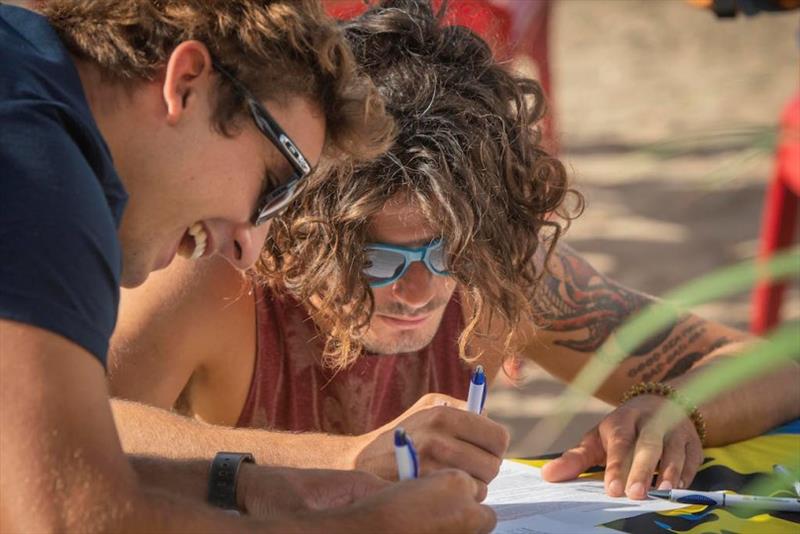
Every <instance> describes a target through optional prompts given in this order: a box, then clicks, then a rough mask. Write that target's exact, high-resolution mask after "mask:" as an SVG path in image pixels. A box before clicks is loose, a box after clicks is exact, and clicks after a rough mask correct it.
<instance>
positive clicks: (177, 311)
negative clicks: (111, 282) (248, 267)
mask: <svg viewBox="0 0 800 534" xmlns="http://www.w3.org/2000/svg"><path fill="white" fill-rule="evenodd" d="M252 313H253V297H252V293H251V291H250V282H249V280H248V279H247V277H246V276H245V275H244V274H243V273H241V272H240V271H237V270H236V269H234V268H233V267H232V266H231V265H230V264H228V263H227V262H226V261H224V260H222V259H214V258H212V259H209V260H205V261H197V262H192V261H187V260H184V259H182V258H178V259H176V260H175V261H174V262H173V264H172V265H171V266H170V267H169V268H167V269H165V270H163V271H159V272H156V273H153V274H152V275H151V276H150V278H149V279H148V281H147V282H146V283H145V284H143V285H142V286H141V287H138V288H135V289H131V290H123V291H122V296H121V301H120V311H119V319H118V322H117V328H116V330H115V332H114V336H113V338H112V340H111V348H110V351H109V365H108V371H109V379H110V383H111V390H112V394H113V395H115V396H121V397H125V398H129V399H133V400H138V401H141V402H147V403H151V404H156V405H158V406H161V407H164V408H168V407H171V406H172V405H173V403H174V402H175V400H176V399H177V397H178V395H179V394H180V393H181V391H182V390H183V389H184V387H185V386H186V384H187V383H188V381H189V380H190V378H191V377H192V375H193V374H194V373H195V372H197V371H198V370H199V369H201V368H202V367H203V366H208V365H213V364H214V362H213V359H214V358H217V357H219V355H220V354H222V353H224V348H225V347H227V348H231V349H232V348H233V347H234V345H235V343H236V342H237V339H242V337H241V336H239V335H238V334H239V333H238V329H240V328H241V327H242V326H243V322H242V318H243V317H244V318H247V317H248V316H249V315H252ZM237 336H238V337H237Z"/></svg>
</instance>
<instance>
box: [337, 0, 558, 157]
mask: <svg viewBox="0 0 800 534" xmlns="http://www.w3.org/2000/svg"><path fill="white" fill-rule="evenodd" d="M371 3H374V2H371ZM441 4H442V1H441V0H433V7H434V9H439V7H440V6H441ZM322 5H323V6H324V7H325V9H326V11H327V12H328V13H329V14H330V15H331V16H333V17H335V18H337V19H341V20H347V19H350V18H353V17H356V16H358V15H360V14H361V13H363V12H364V11H366V9H367V7H368V5H367V3H365V2H364V0H322ZM551 5H552V0H525V1H519V0H491V1H490V0H450V1H449V2H448V3H447V11H446V13H445V17H444V20H445V22H447V23H448V24H457V25H459V26H465V27H467V28H469V29H470V30H472V31H474V32H475V33H476V34H478V35H480V36H481V38H482V39H483V40H484V41H486V42H487V43H489V46H491V48H492V51H493V52H494V56H495V58H496V59H497V60H498V61H512V62H513V66H514V69H515V70H517V71H519V72H520V73H522V74H524V75H525V76H527V77H531V78H535V79H537V80H539V83H540V84H541V85H542V89H543V90H544V94H545V95H546V96H547V104H548V112H547V115H546V116H545V118H544V121H543V136H544V144H545V146H546V147H547V149H548V150H549V151H550V152H551V153H553V154H555V153H556V152H557V151H558V142H557V136H556V134H555V119H554V113H553V109H554V105H553V92H552V81H551V80H552V78H551V75H550V59H549V47H548V42H549V31H548V30H549V27H550V13H551Z"/></svg>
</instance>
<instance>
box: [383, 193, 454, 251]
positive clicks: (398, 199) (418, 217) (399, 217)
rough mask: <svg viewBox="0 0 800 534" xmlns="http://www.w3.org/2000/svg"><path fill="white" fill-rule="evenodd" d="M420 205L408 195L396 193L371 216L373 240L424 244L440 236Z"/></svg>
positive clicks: (401, 243) (402, 243)
mask: <svg viewBox="0 0 800 534" xmlns="http://www.w3.org/2000/svg"><path fill="white" fill-rule="evenodd" d="M438 235H439V232H438V231H437V230H436V229H435V228H434V227H433V226H432V225H431V224H430V223H429V222H428V220H427V219H426V218H425V216H424V214H423V212H422V210H421V209H420V208H419V206H418V205H417V204H416V203H415V202H414V201H412V200H411V199H410V198H409V197H408V195H405V194H399V195H395V196H394V197H392V198H391V199H389V201H387V202H386V204H384V205H383V208H381V210H380V211H379V212H378V213H376V214H375V215H373V216H372V217H370V222H369V231H368V237H369V239H370V240H371V241H376V242H380V243H390V244H395V245H423V244H426V243H428V242H430V241H431V240H432V239H434V238H436V237H438Z"/></svg>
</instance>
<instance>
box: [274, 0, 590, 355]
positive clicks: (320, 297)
mask: <svg viewBox="0 0 800 534" xmlns="http://www.w3.org/2000/svg"><path fill="white" fill-rule="evenodd" d="M443 14H444V13H443V10H440V11H439V12H438V13H437V14H434V12H433V9H432V7H431V5H430V3H429V2H428V1H424V0H385V1H383V2H381V3H380V5H378V6H373V7H372V8H371V9H369V10H368V11H367V12H366V13H364V14H363V15H362V16H360V17H359V18H357V19H355V20H353V21H350V22H348V23H345V24H344V29H345V34H346V36H347V39H348V40H349V42H350V43H351V46H352V47H353V51H354V54H355V57H356V59H357V61H358V62H359V64H360V65H361V67H362V69H363V70H364V71H365V72H366V73H367V74H369V75H370V76H371V77H372V79H373V80H374V82H375V83H376V85H377V86H378V89H379V90H380V92H381V93H382V95H383V97H384V98H385V100H386V105H387V109H388V110H389V111H390V113H391V114H392V115H393V116H394V117H395V120H396V122H397V125H398V137H397V139H396V141H395V143H394V145H393V146H392V148H391V149H390V150H389V151H388V152H387V153H385V154H384V155H382V156H381V157H379V158H378V159H376V160H373V161H371V162H368V163H364V164H359V165H354V166H353V167H352V168H351V169H349V170H348V171H344V170H342V169H339V170H338V171H337V172H336V173H332V174H329V175H328V176H326V177H321V176H318V177H317V178H316V179H315V180H313V181H312V182H311V183H310V184H309V186H308V188H307V189H306V190H305V194H304V195H303V196H302V198H300V199H298V200H297V201H296V202H295V204H294V205H293V206H291V207H290V209H289V210H287V212H286V214H285V215H284V216H283V217H281V218H279V219H278V220H277V221H276V222H275V224H273V225H272V228H271V229H270V233H269V235H268V238H267V245H266V247H265V250H264V253H263V255H262V260H261V262H260V272H261V274H263V276H264V277H265V279H266V281H267V282H268V283H269V284H271V285H273V286H274V287H276V288H278V289H279V290H280V289H282V290H288V291H289V292H290V293H292V294H293V295H294V296H295V297H296V298H298V299H300V300H301V301H308V300H309V299H310V298H312V297H314V298H315V299H317V300H316V301H315V305H314V306H313V307H310V312H311V313H312V315H313V316H314V318H315V320H317V321H318V322H319V323H320V324H323V325H325V326H326V330H327V331H328V334H329V335H328V339H327V344H326V349H325V357H326V362H327V363H328V364H329V365H331V366H333V367H334V368H339V369H341V368H344V367H346V366H347V365H348V364H349V363H351V362H352V361H353V360H354V359H355V358H357V357H358V355H359V353H360V349H361V338H362V336H363V334H364V332H365V329H366V327H367V326H368V323H369V320H370V316H371V314H372V310H373V297H372V293H371V290H370V288H369V285H368V283H367V280H366V278H365V276H364V275H363V274H362V273H361V269H360V267H359V266H360V265H363V262H364V261H365V255H364V252H363V247H364V244H365V238H366V233H367V230H368V226H369V220H370V217H371V216H372V215H374V214H376V213H377V212H379V211H380V210H381V209H382V208H383V206H384V204H385V203H386V202H387V201H388V200H389V199H390V198H391V197H393V196H394V195H396V194H398V193H405V194H407V195H408V196H409V198H411V199H412V201H413V203H414V205H415V206H416V207H417V208H418V209H419V210H421V213H423V214H424V216H425V217H426V219H427V220H428V222H429V223H430V224H431V226H432V227H433V228H436V229H438V231H439V232H440V233H441V235H442V236H444V238H445V241H446V243H447V249H448V254H449V258H450V259H449V270H450V272H451V273H452V276H453V277H455V279H456V281H457V282H458V284H459V294H460V298H461V299H462V301H463V300H465V299H466V300H467V301H468V304H469V305H470V309H472V310H473V314H472V317H471V320H470V321H469V323H468V325H467V327H466V328H465V330H464V332H463V333H462V334H461V337H460V338H459V350H460V354H461V357H462V358H466V355H465V348H466V344H467V341H468V339H469V338H470V336H471V335H473V334H475V333H476V327H477V325H478V324H479V323H482V321H481V320H482V319H486V320H488V323H487V324H491V322H492V320H493V319H498V318H499V319H500V320H501V321H502V324H501V326H502V328H501V330H499V331H501V332H504V333H505V335H502V336H501V337H502V338H503V339H504V342H505V344H506V347H507V348H509V347H510V345H511V342H512V339H513V337H514V334H515V333H516V330H517V328H518V325H519V324H520V321H522V320H523V319H532V320H533V319H535V316H534V312H533V308H532V305H531V303H532V301H533V298H534V294H535V292H536V289H537V286H538V282H539V280H540V278H541V275H542V273H543V269H542V268H541V267H540V266H541V265H542V262H541V261H534V254H535V253H536V251H537V249H538V248H539V245H540V244H544V246H545V247H546V249H547V254H548V255H549V254H550V253H551V252H552V250H553V247H554V246H555V242H556V241H557V240H558V238H559V236H560V235H561V233H562V231H563V230H564V228H565V227H566V225H567V224H568V223H569V221H570V219H571V218H573V217H574V216H577V215H576V213H577V214H579V212H580V211H581V210H582V208H583V199H582V197H581V196H580V194H578V193H577V192H576V191H574V190H573V189H571V188H570V187H569V185H568V183H567V175H566V171H565V169H564V166H563V165H562V164H561V162H560V161H558V160H557V159H555V158H554V157H552V156H551V155H549V154H548V153H547V152H546V151H545V150H544V149H543V148H542V146H541V144H540V134H539V131H538V129H537V128H536V127H535V126H536V124H537V123H538V122H539V121H540V120H541V118H542V116H543V115H544V113H545V104H544V98H543V96H542V91H541V88H540V86H539V84H538V83H537V82H535V81H533V80H530V79H525V78H522V77H519V76H517V75H515V74H513V73H511V72H508V71H507V70H506V69H505V68H503V67H502V66H501V65H500V64H498V63H497V62H496V60H495V59H493V57H492V53H491V50H490V48H489V46H488V45H487V44H486V43H485V42H484V41H483V40H481V39H480V38H479V37H478V36H477V35H475V34H474V33H472V32H471V31H470V30H469V29H467V28H464V27H461V26H444V25H443V24H442V18H443ZM570 194H574V197H575V199H576V203H575V204H571V203H570V204H569V205H570V206H571V207H572V208H574V209H575V211H573V210H572V209H568V207H567V206H568V203H566V202H565V200H566V198H567V197H568V195H570ZM493 331H494V332H496V331H497V330H494V329H493Z"/></svg>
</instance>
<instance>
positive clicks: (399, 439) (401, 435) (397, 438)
mask: <svg viewBox="0 0 800 534" xmlns="http://www.w3.org/2000/svg"><path fill="white" fill-rule="evenodd" d="M406 442H407V440H406V431H405V430H404V429H403V428H395V429H394V444H395V445H396V446H398V447H402V446H403V445H405V444H406Z"/></svg>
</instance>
